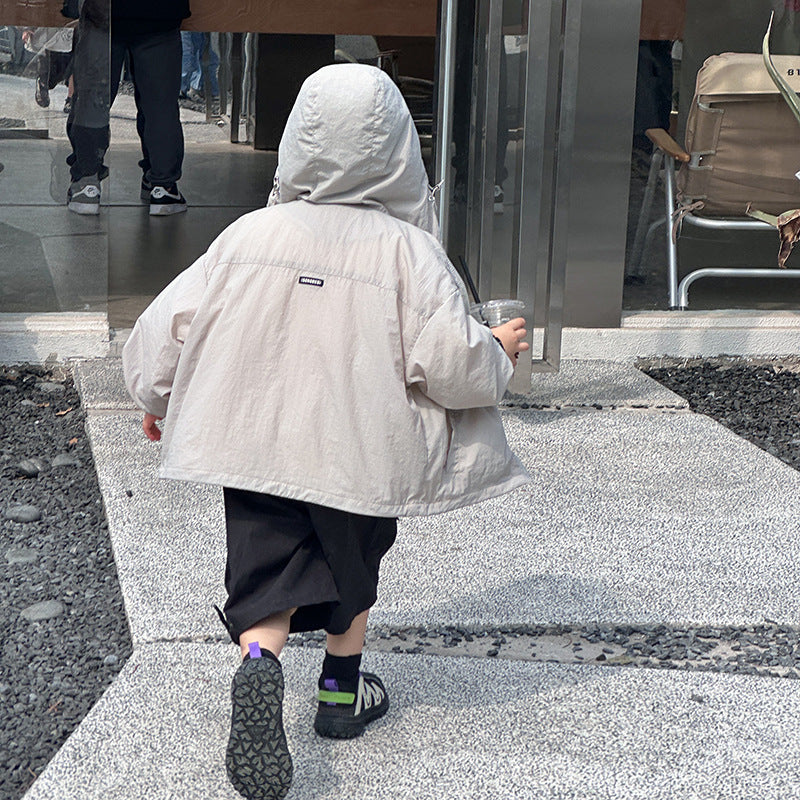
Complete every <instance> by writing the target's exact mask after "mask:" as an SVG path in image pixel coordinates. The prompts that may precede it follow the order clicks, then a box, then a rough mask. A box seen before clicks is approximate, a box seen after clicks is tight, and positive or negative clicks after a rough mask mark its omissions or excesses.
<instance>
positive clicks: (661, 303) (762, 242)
mask: <svg viewBox="0 0 800 800" xmlns="http://www.w3.org/2000/svg"><path fill="white" fill-rule="evenodd" d="M773 12H774V14H775V22H774V24H773V34H772V50H773V52H774V53H775V54H787V55H796V54H797V53H798V52H800V5H799V4H798V3H796V2H795V0H669V2H663V1H662V0H643V2H642V28H641V33H640V38H641V41H640V47H639V64H638V74H637V90H636V106H635V114H634V117H635V123H634V131H633V148H632V161H631V182H630V205H629V215H628V249H627V259H626V273H625V274H626V277H625V293H624V301H623V305H624V307H625V308H629V309H665V308H667V307H669V305H670V292H669V290H668V274H669V270H668V244H667V236H668V229H667V224H666V220H667V215H666V213H665V208H666V202H665V194H664V192H665V180H664V170H663V168H661V167H660V162H659V161H658V157H657V158H656V163H655V164H654V165H652V166H651V153H652V146H651V144H650V142H649V140H648V139H647V138H646V136H645V131H646V130H647V129H648V128H662V129H664V130H666V131H668V132H669V133H670V134H671V135H672V136H673V137H674V139H675V141H676V143H677V144H678V145H679V146H681V147H683V146H684V145H686V144H687V140H686V137H685V133H686V123H687V119H688V116H689V111H690V109H691V107H692V98H693V96H694V90H695V82H696V80H697V74H698V72H699V70H700V68H701V67H702V66H703V63H704V61H705V60H706V59H707V58H708V57H709V56H712V55H716V54H721V53H727V52H733V53H754V54H756V53H760V50H761V39H762V37H763V35H764V32H765V31H766V28H767V23H768V22H769V18H770V14H772V13H773ZM752 137H753V146H754V147H757V146H758V139H759V137H758V134H757V132H756V131H755V130H754V131H753V133H752ZM743 169H744V171H745V172H746V171H747V168H746V167H743ZM787 177H791V176H787ZM700 213H702V210H700ZM671 224H672V223H671V221H670V228H671ZM648 231H649V233H648ZM776 251H777V238H776V237H775V236H774V234H772V233H771V232H769V231H766V232H764V233H763V234H762V233H760V232H759V233H753V232H752V231H734V230H730V229H728V230H724V231H707V230H701V229H699V228H696V227H692V226H690V225H684V226H682V228H681V232H680V237H679V239H678V248H677V263H678V265H679V270H678V278H679V279H680V278H682V277H684V276H685V275H686V274H687V273H689V272H691V271H693V270H695V269H699V268H703V267H734V268H741V267H750V268H770V267H773V268H774V267H775V253H776ZM789 266H790V267H792V266H795V267H796V266H797V263H795V264H792V263H791V261H790V263H789ZM798 305H800V280H797V281H788V280H782V281H780V282H778V281H775V280H772V281H771V280H769V279H765V278H763V277H759V278H758V279H746V278H741V277H739V278H724V279H723V278H719V277H714V278H704V279H703V280H701V281H698V282H697V283H696V284H694V285H693V288H692V299H691V306H690V307H691V308H692V309H703V308H706V309H708V308H712V309H713V308H797V307H798Z"/></svg>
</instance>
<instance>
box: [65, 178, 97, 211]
mask: <svg viewBox="0 0 800 800" xmlns="http://www.w3.org/2000/svg"><path fill="white" fill-rule="evenodd" d="M67 208H68V209H69V210H70V211H74V212H75V213H76V214H99V213H100V179H99V178H98V177H97V175H87V176H86V177H85V178H81V179H80V180H77V181H73V182H72V183H71V184H70V186H69V190H68V191H67Z"/></svg>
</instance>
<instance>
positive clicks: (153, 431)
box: [142, 414, 163, 442]
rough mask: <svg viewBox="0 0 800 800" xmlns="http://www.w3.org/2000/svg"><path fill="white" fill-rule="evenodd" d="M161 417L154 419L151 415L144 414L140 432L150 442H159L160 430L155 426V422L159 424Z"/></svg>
mask: <svg viewBox="0 0 800 800" xmlns="http://www.w3.org/2000/svg"><path fill="white" fill-rule="evenodd" d="M162 419H163V417H156V416H153V415H152V414H145V415H144V422H143V423H142V430H143V431H144V435H145V436H146V437H147V438H148V439H149V440H150V441H151V442H158V441H161V428H159V427H158V425H156V422H160V421H161V420H162Z"/></svg>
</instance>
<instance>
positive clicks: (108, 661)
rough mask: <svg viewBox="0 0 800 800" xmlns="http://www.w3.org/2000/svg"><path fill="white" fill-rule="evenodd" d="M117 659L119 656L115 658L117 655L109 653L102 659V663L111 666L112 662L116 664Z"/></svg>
mask: <svg viewBox="0 0 800 800" xmlns="http://www.w3.org/2000/svg"><path fill="white" fill-rule="evenodd" d="M118 661H119V658H117V656H115V655H114V654H113V653H111V654H110V655H107V656H106V657H105V658H104V659H103V663H104V664H105V665H106V666H107V667H111V666H113V665H114V664H116V663H117V662H118Z"/></svg>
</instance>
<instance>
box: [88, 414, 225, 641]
mask: <svg viewBox="0 0 800 800" xmlns="http://www.w3.org/2000/svg"><path fill="white" fill-rule="evenodd" d="M141 425H142V415H141V414H140V413H138V412H129V413H124V414H102V413H96V414H90V415H89V417H88V421H87V427H88V429H89V436H90V437H91V442H92V452H93V454H94V459H95V465H96V467H97V474H98V479H99V483H100V490H101V492H102V494H103V502H104V504H105V509H106V517H107V519H108V526H109V533H110V536H111V542H112V545H113V548H114V558H115V560H116V563H117V573H118V575H119V582H120V586H121V588H122V595H123V598H124V600H125V610H126V612H127V614H128V621H129V623H130V627H131V638H132V639H133V643H134V645H137V644H139V643H141V642H146V641H158V640H163V639H176V638H190V639H191V638H202V637H207V636H214V637H217V636H219V635H220V634H223V635H224V634H225V631H224V628H223V627H222V626H221V625H220V622H219V619H218V618H217V615H216V613H215V611H214V609H213V604H214V603H216V604H218V605H220V606H221V605H222V604H223V603H224V602H225V588H224V585H223V577H224V570H225V521H224V516H223V507H222V490H221V489H220V488H219V487H216V486H205V485H201V484H189V483H180V482H177V481H164V480H161V479H160V478H159V477H158V462H159V454H160V449H161V446H160V444H155V443H152V442H150V441H149V440H148V439H146V438H145V436H144V434H143V433H142V428H141Z"/></svg>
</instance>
